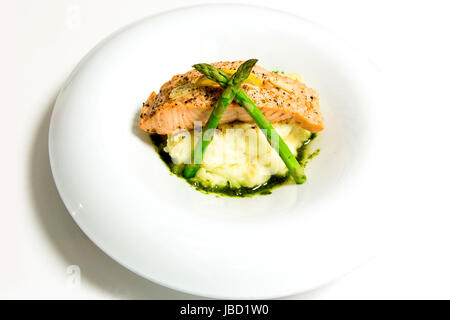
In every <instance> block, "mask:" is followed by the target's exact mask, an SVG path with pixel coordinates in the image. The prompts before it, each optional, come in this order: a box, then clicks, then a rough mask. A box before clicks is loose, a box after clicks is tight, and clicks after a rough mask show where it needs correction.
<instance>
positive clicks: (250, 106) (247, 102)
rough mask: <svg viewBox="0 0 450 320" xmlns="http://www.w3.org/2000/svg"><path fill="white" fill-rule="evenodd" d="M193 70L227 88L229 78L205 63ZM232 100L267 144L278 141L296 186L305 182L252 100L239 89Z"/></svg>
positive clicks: (296, 163)
mask: <svg viewBox="0 0 450 320" xmlns="http://www.w3.org/2000/svg"><path fill="white" fill-rule="evenodd" d="M195 68H196V69H197V70H198V71H200V72H201V73H203V74H204V75H205V76H206V77H208V79H210V80H212V81H215V82H217V83H218V84H219V85H220V86H221V87H223V88H226V87H227V86H228V83H229V77H228V75H227V74H226V73H225V72H223V71H221V70H219V69H217V68H215V67H213V66H211V65H209V64H207V63H202V64H198V65H196V67H195ZM234 100H235V101H236V102H237V103H238V104H240V105H241V106H242V107H243V108H244V109H245V110H246V111H247V112H248V113H249V114H250V116H251V117H252V118H253V120H254V121H255V123H256V124H257V125H258V127H259V128H260V129H263V130H262V131H263V132H264V134H265V135H266V137H267V140H268V141H269V143H271V144H272V141H274V143H273V144H276V142H277V141H278V154H279V155H280V157H281V159H282V160H283V161H284V163H285V164H286V167H287V168H288V170H289V173H290V174H291V176H292V178H294V181H295V182H296V183H297V184H302V183H304V182H305V181H306V175H305V171H304V168H303V167H302V166H301V165H300V164H299V163H298V161H297V159H296V158H295V157H294V155H293V154H292V152H291V150H289V147H288V146H287V145H286V143H285V142H284V141H283V139H281V137H280V136H279V134H278V133H277V132H276V130H275V129H274V128H273V126H272V123H271V122H270V121H269V120H268V119H267V118H266V117H265V116H264V115H263V114H262V112H261V110H259V108H258V107H257V106H256V105H255V103H254V102H253V101H252V99H250V98H249V96H248V95H247V94H246V93H245V92H244V91H243V90H242V89H240V88H239V90H238V91H237V92H236V96H235V98H234ZM273 144H272V145H273Z"/></svg>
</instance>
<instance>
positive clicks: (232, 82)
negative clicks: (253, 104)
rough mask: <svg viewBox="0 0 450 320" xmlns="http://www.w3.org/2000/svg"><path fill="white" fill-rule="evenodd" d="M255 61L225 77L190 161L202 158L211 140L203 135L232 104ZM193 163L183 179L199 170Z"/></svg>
mask: <svg viewBox="0 0 450 320" xmlns="http://www.w3.org/2000/svg"><path fill="white" fill-rule="evenodd" d="M257 61H258V60H257V59H250V60H247V61H245V62H244V63H243V64H241V65H240V66H239V68H238V70H237V71H236V72H235V73H234V74H233V75H232V76H231V78H230V79H229V80H228V76H227V84H226V85H225V86H224V88H225V90H224V91H223V93H222V96H221V97H220V99H219V100H218V101H217V103H216V105H215V106H214V109H213V111H212V113H211V115H210V116H209V119H208V122H207V123H206V126H205V130H204V131H203V132H202V136H201V139H199V141H198V142H197V145H196V146H195V148H194V150H193V151H192V157H191V159H192V160H197V158H200V159H202V158H203V155H204V153H205V151H206V148H207V147H208V145H209V144H210V142H211V140H212V137H208V138H207V139H205V133H206V134H208V131H209V130H214V129H216V128H217V126H218V124H219V121H220V118H222V114H223V112H224V111H225V109H226V107H227V106H228V105H229V104H230V103H231V102H233V99H234V97H235V95H236V92H237V90H239V89H240V87H241V84H242V83H243V82H244V81H245V80H246V79H247V78H248V76H249V74H250V72H251V71H252V68H253V66H254V65H255V64H256V62H257ZM199 66H200V64H196V65H194V68H195V69H197V68H198V67H199ZM199 68H201V67H199ZM216 70H218V69H216ZM218 71H220V70H218ZM220 72H221V73H223V74H225V75H226V73H224V72H223V71H220ZM193 162H194V163H191V164H188V165H187V166H186V167H185V168H184V172H183V175H184V177H185V178H188V179H189V178H192V177H194V176H195V174H196V173H197V171H198V169H199V168H200V163H196V162H195V161H193Z"/></svg>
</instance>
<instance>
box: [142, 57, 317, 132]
mask: <svg viewBox="0 0 450 320" xmlns="http://www.w3.org/2000/svg"><path fill="white" fill-rule="evenodd" d="M242 63H243V61H234V62H216V63H212V65H213V66H215V67H216V68H219V69H223V70H226V69H228V70H237V68H238V67H239V66H240V65H241V64H242ZM251 74H252V75H253V76H255V77H257V78H258V79H259V81H260V86H256V85H252V84H248V83H244V84H243V85H242V90H244V91H245V92H246V93H247V95H248V96H249V97H250V98H251V99H252V100H253V102H254V103H255V104H256V105H257V106H258V108H259V109H260V110H261V111H262V113H263V114H264V115H265V116H266V117H267V118H268V119H269V120H270V121H271V122H272V123H273V122H297V123H299V124H300V126H301V127H302V128H304V129H306V130H309V131H311V132H318V131H321V130H322V129H323V128H324V126H323V117H322V113H321V112H320V105H319V97H318V94H317V92H316V91H314V90H313V89H311V88H308V87H307V86H306V85H305V84H304V83H302V82H300V81H297V80H294V79H291V78H289V77H287V76H284V75H281V74H275V73H272V72H269V71H267V70H265V69H264V68H262V67H260V66H257V65H256V66H254V67H253V70H252V72H251ZM202 77H203V75H202V74H201V73H200V72H198V71H197V70H191V71H189V72H187V73H185V74H180V75H176V76H174V77H173V78H172V79H171V80H170V81H168V82H166V83H165V84H164V85H163V86H162V87H161V89H160V90H159V93H155V92H152V93H151V95H150V96H149V97H148V99H147V101H146V102H145V103H144V104H143V106H142V113H141V116H140V121H139V126H140V128H141V129H142V130H144V131H146V132H149V133H157V134H162V135H163V134H172V133H174V132H176V131H177V130H178V129H187V130H192V129H193V128H194V122H195V121H201V122H202V124H203V125H205V124H206V122H207V120H208V118H209V115H210V114H211V112H212V110H213V107H214V104H215V103H216V101H217V100H218V99H219V98H220V96H221V94H222V91H223V89H221V88H220V87H215V86H197V85H196V83H197V81H198V80H199V79H200V78H202ZM233 121H242V122H253V120H252V118H251V117H250V115H249V114H248V113H247V112H246V111H245V110H244V108H242V107H241V106H239V105H238V104H236V103H235V102H233V103H232V104H230V105H229V106H228V107H227V109H226V110H225V112H224V113H223V115H222V118H221V121H220V124H222V123H229V122H233Z"/></svg>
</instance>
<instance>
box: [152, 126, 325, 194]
mask: <svg viewBox="0 0 450 320" xmlns="http://www.w3.org/2000/svg"><path fill="white" fill-rule="evenodd" d="M149 136H150V140H151V141H152V142H153V144H154V146H155V148H156V151H157V152H158V154H159V156H160V158H161V160H162V161H163V162H164V163H165V164H166V165H167V167H168V168H169V170H170V172H172V173H173V174H175V175H176V176H178V177H180V178H182V179H184V180H186V182H187V183H189V184H190V185H191V186H193V187H194V188H195V189H196V190H198V191H200V192H203V193H205V194H210V193H215V194H217V195H221V196H227V197H239V198H243V197H251V196H254V195H257V194H258V195H268V194H272V190H273V189H275V188H276V187H279V186H281V185H284V184H287V183H288V182H289V181H290V180H292V179H291V178H290V176H289V175H286V176H278V175H273V176H272V177H270V179H269V180H268V181H266V182H265V183H263V184H261V185H258V186H255V187H252V188H249V187H239V188H233V187H231V186H230V185H227V186H214V187H209V186H204V185H202V184H201V183H200V182H199V181H197V180H195V179H186V178H185V177H184V176H183V171H184V167H185V165H184V164H175V163H173V162H172V158H171V157H170V155H169V153H167V152H165V151H164V147H165V146H166V144H167V136H165V135H158V134H150V135H149ZM316 137H317V134H316V133H313V134H311V137H310V138H309V139H308V140H306V141H305V142H304V143H303V145H302V146H301V147H300V148H299V149H298V151H297V160H298V162H299V163H300V164H301V165H302V166H303V167H305V166H306V165H307V164H308V162H309V161H310V160H311V159H312V158H314V157H315V156H317V155H318V154H319V152H320V149H317V150H315V151H314V152H312V153H309V151H308V149H309V148H308V146H309V145H310V143H311V141H312V140H314V139H315V138H316Z"/></svg>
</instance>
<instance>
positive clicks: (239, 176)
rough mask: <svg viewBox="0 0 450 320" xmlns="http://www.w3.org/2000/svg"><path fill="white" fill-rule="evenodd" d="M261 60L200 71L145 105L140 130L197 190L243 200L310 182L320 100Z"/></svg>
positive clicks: (178, 79) (166, 86)
mask: <svg viewBox="0 0 450 320" xmlns="http://www.w3.org/2000/svg"><path fill="white" fill-rule="evenodd" d="M256 61H257V60H256V59H251V60H247V61H245V62H243V61H234V62H217V63H212V64H204V63H202V64H196V65H194V68H195V69H194V70H191V71H189V72H187V73H185V74H180V75H176V76H174V77H172V79H171V80H170V81H168V82H166V83H165V84H164V85H163V86H162V87H161V89H160V91H159V93H155V92H152V93H151V95H150V96H149V98H148V99H147V101H146V102H145V103H144V104H143V107H142V113H141V115H140V121H139V126H140V128H141V129H142V130H144V131H145V132H147V133H149V134H150V137H151V138H152V141H153V143H154V144H155V145H156V147H157V149H158V152H159V154H160V155H161V158H162V159H163V160H164V161H165V162H166V163H167V164H168V166H169V168H170V169H171V171H172V172H173V173H175V174H177V175H178V176H180V177H183V178H185V179H186V180H187V181H188V182H189V183H190V184H192V185H194V186H195V187H196V188H197V189H199V190H203V191H207V192H215V193H219V194H224V195H231V196H245V195H252V194H268V193H270V189H271V188H273V187H274V186H276V185H280V184H282V183H287V182H289V181H294V182H295V183H297V184H302V183H304V182H305V181H306V175H305V173H304V167H305V165H306V163H307V162H308V160H309V159H311V158H312V157H313V156H314V155H316V154H317V153H318V150H315V151H312V150H309V149H308V146H309V144H310V142H311V140H312V139H314V138H315V137H316V133H317V132H319V131H322V130H323V129H324V123H323V116H322V113H321V111H320V105H319V97H318V94H317V92H316V91H315V90H313V89H312V88H309V87H308V86H307V85H306V84H305V83H304V82H303V80H302V78H301V76H299V75H297V74H288V75H285V74H284V73H280V72H270V71H267V70H265V69H264V68H262V67H260V66H257V65H255V64H256Z"/></svg>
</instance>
